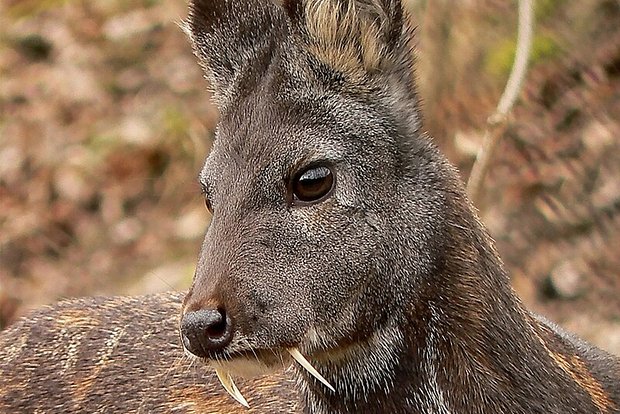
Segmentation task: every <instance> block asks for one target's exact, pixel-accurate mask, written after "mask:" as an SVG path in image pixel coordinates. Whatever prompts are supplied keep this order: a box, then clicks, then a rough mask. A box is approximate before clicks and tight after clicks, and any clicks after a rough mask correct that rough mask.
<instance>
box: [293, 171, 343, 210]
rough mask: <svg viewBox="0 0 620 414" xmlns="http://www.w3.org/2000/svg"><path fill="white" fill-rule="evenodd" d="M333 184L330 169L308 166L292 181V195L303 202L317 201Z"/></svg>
mask: <svg viewBox="0 0 620 414" xmlns="http://www.w3.org/2000/svg"><path fill="white" fill-rule="evenodd" d="M333 184H334V176H333V174H332V171H331V170H330V169H329V168H327V167H324V166H320V167H313V168H308V169H306V170H304V171H302V172H301V173H300V174H298V175H297V177H296V178H295V180H294V181H293V195H294V196H295V198H296V199H297V200H300V201H303V202H312V201H319V200H320V199H322V198H323V197H324V196H325V195H327V194H328V193H329V192H330V191H331V189H332V187H333Z"/></svg>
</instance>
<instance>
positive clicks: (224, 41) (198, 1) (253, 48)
mask: <svg viewBox="0 0 620 414" xmlns="http://www.w3.org/2000/svg"><path fill="white" fill-rule="evenodd" d="M286 27H287V24H286V17H285V14H284V13H282V10H281V9H280V8H279V7H277V6H276V5H275V4H273V3H272V2H270V1H268V0H191V1H190V4H189V16H188V18H187V20H186V22H185V29H186V31H187V33H188V34H189V36H190V39H191V42H192V45H193V47H194V52H195V54H196V56H197V57H198V59H199V61H200V63H201V64H202V66H203V68H204V70H205V73H206V75H207V78H208V80H209V82H210V84H211V87H212V89H213V92H214V97H215V101H216V103H217V104H218V105H219V106H220V108H221V109H222V107H224V106H226V104H227V103H228V102H230V101H231V100H234V99H235V98H238V97H239V95H242V94H244V93H245V92H247V91H249V90H251V89H252V88H253V87H254V86H255V85H256V83H257V81H258V79H259V78H260V77H261V76H262V72H263V71H264V68H266V67H267V66H268V65H269V63H270V61H271V58H272V53H273V51H274V50H276V49H277V48H278V44H279V43H281V42H282V37H283V36H285V35H286V33H287V28H286Z"/></svg>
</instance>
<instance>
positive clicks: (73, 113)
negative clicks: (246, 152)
mask: <svg viewBox="0 0 620 414" xmlns="http://www.w3.org/2000/svg"><path fill="white" fill-rule="evenodd" d="M535 4H536V13H535V14H536V27H535V37H534V43H533V52H532V55H531V62H530V71H529V73H528V76H527V80H526V83H525V85H524V87H523V90H522V92H521V94H520V99H519V101H518V103H517V105H516V107H515V109H514V111H513V116H512V117H511V118H510V120H509V123H508V128H507V131H506V133H505V135H504V137H503V140H502V142H501V144H500V147H499V150H498V152H497V156H496V157H495V158H494V160H493V164H492V166H491V170H490V173H489V177H488V179H487V181H486V185H485V188H484V195H483V197H482V200H481V201H480V202H479V204H478V207H479V208H480V214H481V216H482V218H483V221H484V222H485V223H486V224H487V226H488V228H489V230H490V232H491V233H492V235H493V237H494V238H495V239H496V241H497V243H498V248H499V250H500V252H501V254H502V257H503V259H504V261H505V263H506V267H507V268H508V269H509V270H510V272H511V274H512V278H513V284H514V286H515V289H516V290H517V291H518V293H519V294H520V295H521V296H522V297H523V299H524V301H525V302H526V304H527V305H528V306H529V307H530V308H532V309H534V310H535V311H538V312H540V313H542V314H544V315H546V316H548V317H549V318H550V319H551V320H554V321H556V322H558V323H560V324H562V325H564V326H565V327H566V328H568V329H569V330H572V331H574V332H577V333H579V334H580V335H582V336H584V337H586V338H587V339H589V340H591V341H593V342H595V343H596V344H598V345H599V346H601V347H603V348H605V349H607V350H610V351H612V352H615V353H616V354H620V1H618V0H579V1H568V0H537V1H536V2H535ZM407 8H408V9H409V10H410V11H411V15H412V18H413V20H414V22H415V24H416V25H417V31H416V36H417V38H416V44H417V45H418V51H417V61H418V69H417V76H418V79H419V89H420V94H421V96H422V99H423V110H424V117H425V121H426V127H427V129H428V130H429V131H430V132H431V134H432V135H433V136H434V139H435V140H436V142H437V143H438V145H439V146H441V148H442V149H443V150H444V151H445V153H446V154H447V155H448V157H449V159H450V160H451V161H452V162H453V163H455V164H456V165H457V166H458V167H459V169H460V170H461V172H462V176H463V179H464V180H466V179H467V176H468V174H469V170H470V168H471V165H472V163H473V160H474V157H475V154H476V151H477V149H478V147H479V145H480V143H481V138H482V135H483V132H484V128H485V123H486V119H487V117H488V116H489V115H490V114H491V113H492V112H493V111H494V108H495V106H496V105H497V102H498V100H499V97H500V95H501V92H502V90H503V87H504V85H505V82H506V79H507V77H508V74H509V72H510V68H511V65H512V60H513V56H514V52H515V38H516V25H517V13H516V9H517V2H516V1H514V0H513V1H506V0H462V1H458V2H456V1H453V0H434V1H421V0H417V1H416V0H410V1H407ZM185 14H186V4H185V2H184V1H182V0H177V1H172V0H136V1H132V2H127V1H121V0H107V1H98V2H93V1H88V0H3V1H2V2H1V3H0V329H2V328H4V327H6V326H8V325H9V324H10V323H11V322H12V321H14V320H15V318H17V317H19V316H21V315H23V314H24V313H25V312H27V311H28V310H29V309H31V308H33V307H36V306H40V305H42V304H46V303H52V302H54V301H57V300H60V299H62V298H67V297H74V296H83V295H102V294H105V295H109V294H140V293H145V292H157V291H164V290H170V289H184V288H187V287H188V286H189V283H190V281H191V277H192V275H193V271H194V263H195V260H196V256H197V253H198V249H199V246H200V242H201V239H202V235H203V232H204V230H205V228H206V226H207V225H208V222H209V216H208V213H207V211H206V209H205V208H204V202H203V200H202V198H201V196H200V192H199V189H198V185H197V183H196V177H197V174H198V171H199V169H200V167H201V164H202V162H203V159H204V157H205V156H206V154H207V153H208V151H209V148H210V143H211V139H212V131H213V128H214V126H215V123H216V121H217V111H216V109H215V108H214V107H213V106H212V105H211V104H210V102H209V96H208V93H207V92H206V83H205V81H204V79H203V78H202V75H201V73H200V69H199V66H198V65H197V63H196V61H195V59H194V57H193V56H192V53H191V48H190V46H189V44H188V42H187V40H186V38H185V36H184V35H183V33H182V32H181V30H180V29H179V27H178V22H180V21H181V20H182V19H183V18H184V17H185Z"/></svg>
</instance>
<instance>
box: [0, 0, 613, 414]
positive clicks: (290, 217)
mask: <svg viewBox="0 0 620 414" xmlns="http://www.w3.org/2000/svg"><path fill="white" fill-rule="evenodd" d="M186 27H187V31H188V33H189V35H190V38H191V41H192V44H193V46H194V50H195V53H196V55H197V57H198V59H199V61H200V63H201V64H202V65H203V66H204V69H205V73H206V76H207V78H208V80H209V83H210V85H211V86H212V88H213V97H214V99H215V101H216V103H217V105H218V107H219V109H220V113H221V120H220V123H219V126H218V131H217V135H216V139H215V142H214V145H213V149H212V152H211V154H210V155H209V157H208V158H207V160H206V163H205V166H204V168H203V170H202V172H201V174H200V183H201V185H202V187H203V190H204V193H205V196H206V200H207V207H208V208H209V209H210V210H211V211H212V213H213V219H212V222H211V224H210V226H209V228H208V230H207V233H206V236H205V239H204V243H203V246H202V250H201V253H200V258H199V261H198V266H197V270H196V274H195V277H194V281H193V284H192V287H191V289H190V291H189V292H188V293H187V295H186V296H185V299H184V301H183V303H182V304H181V303H180V297H179V296H178V295H176V294H163V295H159V296H151V297H146V298H124V299H123V298H116V299H103V300H82V301H76V302H69V303H65V304H60V305H57V306H56V307H55V308H52V309H50V308H47V309H44V310H41V311H39V312H38V313H35V314H34V316H32V317H31V318H30V319H26V320H23V321H21V322H20V323H18V324H17V325H16V326H14V327H13V328H11V329H9V331H8V332H7V333H5V334H4V336H3V337H2V340H1V342H0V361H1V362H0V364H1V365H0V368H1V372H2V376H1V377H0V387H1V388H0V407H2V408H3V409H4V410H5V411H6V410H10V409H13V410H22V411H24V412H25V411H28V412H43V411H47V412H51V411H54V409H55V410H56V412H59V411H65V412H71V411H73V412H79V411H85V412H200V413H223V412H233V411H234V410H246V408H244V407H243V406H242V405H249V408H248V409H249V410H250V411H251V412H301V411H303V412H306V413H311V414H319V413H557V414H560V413H562V414H564V413H617V412H620V362H619V360H618V358H616V357H613V356H611V355H609V354H607V353H605V352H603V351H601V350H598V349H596V348H594V347H593V346H591V345H588V344H586V343H584V342H582V341H581V340H579V339H577V338H575V337H573V336H571V335H569V334H567V333H564V332H563V331H562V330H561V329H560V328H558V327H556V326H555V325H553V324H551V323H550V322H548V321H546V320H544V319H543V318H541V317H539V316H536V315H534V314H532V313H530V312H529V311H527V310H526V309H525V308H524V307H523V305H522V304H521V302H520V300H519V299H518V298H517V296H516V295H515V293H514V292H513V290H512V288H511V286H510V283H509V278H508V275H507V273H506V271H505V270H504V268H503V267H502V263H501V260H500V258H499V256H498V254H497V252H496V251H495V247H494V244H493V241H492V240H491V238H490V237H489V235H488V234H487V232H486V231H485V229H484V227H483V226H482V224H481V223H480V222H479V220H478V218H477V216H476V213H475V212H474V209H473V208H472V206H471V205H470V203H469V201H468V200H467V197H466V196H465V193H464V190H463V186H462V184H461V181H460V179H459V177H458V175H457V173H456V171H455V170H454V168H453V167H452V166H451V165H450V164H449V163H448V162H447V161H446V159H445V158H444V156H443V155H441V154H440V152H439V151H438V150H437V149H436V148H435V146H434V145H433V144H432V143H431V142H430V139H429V138H428V137H427V136H426V135H425V134H424V132H423V128H422V122H421V115H420V111H419V107H418V99H417V97H416V94H415V88H414V84H413V81H412V57H411V56H412V54H411V46H410V41H411V32H412V30H411V28H410V26H409V24H408V22H407V19H406V16H405V13H404V11H403V6H402V5H401V3H400V0H285V1H284V2H280V3H278V4H276V3H274V2H272V1H270V0H194V1H193V2H191V4H190V13H189V18H188V20H187V25H186ZM179 307H180V308H181V319H180V341H179V338H178V336H177V335H178V333H177V328H176V327H177V326H178V325H179V322H178V320H177V319H176V318H177V316H175V314H176V309H177V308H179ZM177 342H181V343H182V344H183V346H181V345H179V344H178V343H177ZM182 350H183V351H184V352H185V354H186V356H185V357H184V358H183V359H179V358H180V355H182V353H183V351H182ZM187 358H189V360H190V361H191V362H192V363H191V364H189V363H188V362H187ZM179 361H180V362H179ZM295 361H297V362H299V364H297V363H295ZM204 365H211V366H212V367H214V368H215V369H216V373H211V372H210V371H209V370H208V369H206V368H205V367H204ZM288 366H292V367H293V368H292V370H288V371H284V373H282V372H283V371H282V370H281V369H280V368H283V367H288ZM269 371H273V373H271V374H270V375H268V376H262V377H258V378H257V379H254V380H238V378H239V377H255V376H257V375H262V374H265V373H267V372H269ZM216 375H217V377H218V378H219V379H220V381H221V382H222V384H223V385H224V387H225V388H226V390H227V391H228V392H229V393H230V394H231V395H232V396H233V397H234V398H235V399H237V400H238V401H239V402H240V403H241V404H237V405H234V406H233V405H231V404H232V403H233V400H232V399H230V398H228V397H227V396H226V395H225V394H223V393H221V392H220V391H219V390H218V389H216V388H214V387H215V385H214V384H215V382H216V379H215V376H216ZM234 381H239V382H238V383H237V384H235V382H234ZM244 396H245V397H244Z"/></svg>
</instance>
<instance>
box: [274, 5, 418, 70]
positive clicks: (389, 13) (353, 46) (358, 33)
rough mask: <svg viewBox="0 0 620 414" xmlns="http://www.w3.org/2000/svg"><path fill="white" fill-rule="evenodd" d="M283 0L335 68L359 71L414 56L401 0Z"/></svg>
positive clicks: (313, 48)
mask: <svg viewBox="0 0 620 414" xmlns="http://www.w3.org/2000/svg"><path fill="white" fill-rule="evenodd" d="M279 2H280V4H281V5H282V7H284V9H285V10H286V12H287V13H288V15H289V17H290V19H291V21H292V22H293V27H295V28H296V29H297V32H298V33H299V34H300V35H301V36H302V39H303V40H304V41H305V44H306V47H307V49H308V50H309V52H311V53H312V54H313V55H314V56H316V57H317V58H318V59H319V60H320V61H322V62H323V63H325V64H327V65H328V66H330V67H332V68H333V69H335V70H338V71H340V72H343V73H345V74H347V73H348V74H350V75H355V74H356V73H357V74H360V72H363V73H372V72H374V71H381V70H383V69H389V68H390V67H392V66H395V65H400V64H402V63H404V62H403V58H405V60H406V61H407V62H409V59H410V55H409V54H410V52H411V50H410V48H409V45H408V42H409V39H410V34H411V33H410V31H409V28H408V24H407V22H406V19H405V18H404V16H403V15H404V13H403V6H402V4H401V0H279ZM405 55H407V56H405Z"/></svg>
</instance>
